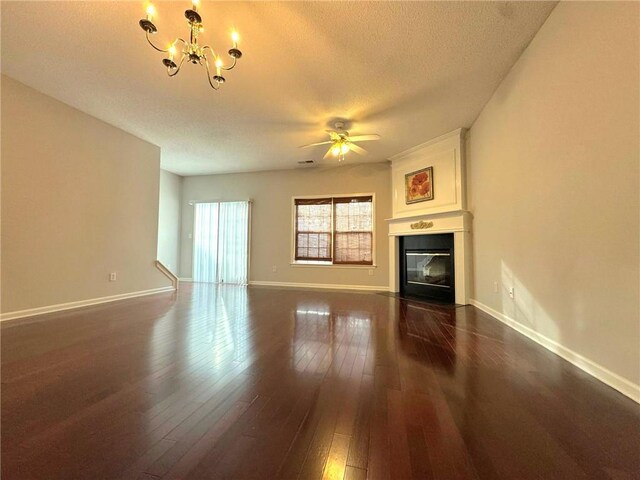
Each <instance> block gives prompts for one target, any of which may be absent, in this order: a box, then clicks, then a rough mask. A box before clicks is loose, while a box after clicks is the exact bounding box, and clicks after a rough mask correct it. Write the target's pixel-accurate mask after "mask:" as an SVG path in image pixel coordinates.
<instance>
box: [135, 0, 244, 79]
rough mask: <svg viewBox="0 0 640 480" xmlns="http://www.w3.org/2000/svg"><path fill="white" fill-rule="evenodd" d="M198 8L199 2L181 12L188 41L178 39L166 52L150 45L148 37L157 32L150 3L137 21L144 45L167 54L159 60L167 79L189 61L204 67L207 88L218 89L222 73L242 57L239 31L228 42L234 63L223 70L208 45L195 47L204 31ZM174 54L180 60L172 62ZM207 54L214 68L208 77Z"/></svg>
mask: <svg viewBox="0 0 640 480" xmlns="http://www.w3.org/2000/svg"><path fill="white" fill-rule="evenodd" d="M199 5H200V0H193V1H192V3H191V8H190V9H189V10H186V11H185V12H184V16H185V17H186V19H187V23H188V24H189V29H190V35H189V41H188V42H187V41H185V40H183V39H182V38H180V37H178V38H176V39H175V40H174V41H173V42H171V43H170V44H169V46H168V47H167V49H166V50H165V49H162V48H158V47H157V46H155V45H154V44H153V42H152V41H151V39H150V38H149V35H154V34H155V33H157V32H158V29H157V28H156V26H155V25H154V23H153V17H154V16H155V15H156V9H155V7H154V6H153V4H151V3H149V4H148V5H147V8H146V12H147V17H146V18H143V19H142V20H140V22H139V23H140V27H141V28H142V29H143V30H144V31H145V37H146V38H147V42H149V45H151V46H152V47H153V48H154V49H156V50H157V51H158V52H162V53H166V54H167V57H166V58H163V59H162V63H163V65H164V66H165V67H167V74H168V75H169V76H170V77H174V76H176V75H177V74H178V72H179V71H180V68H182V64H183V63H184V61H185V60H189V61H190V62H191V63H193V64H195V65H203V66H204V67H205V68H206V70H207V80H209V85H211V88H213V89H214V90H218V89H219V88H220V85H222V84H223V83H224V82H225V78H224V77H223V76H222V70H225V71H228V70H231V69H233V67H235V66H236V62H237V61H238V59H239V58H240V57H242V52H241V51H240V50H238V40H239V36H238V32H236V31H234V32H232V33H231V41H232V42H233V47H232V48H231V49H230V50H229V51H228V52H227V53H228V54H229V56H230V57H231V58H233V62H232V63H231V65H230V66H228V67H225V66H224V63H223V62H222V59H221V58H220V55H216V53H215V52H214V50H213V48H211V47H210V46H209V45H204V46H202V47H201V46H200V45H198V35H199V34H200V32H202V31H203V30H204V26H203V25H202V17H201V16H200V14H199V13H198V6H199ZM179 44H181V45H182V48H181V50H180V52H178V45H179ZM176 53H179V54H180V60H179V61H178V63H176V62H175V61H174V57H175V56H176ZM207 53H209V54H210V56H211V58H213V62H214V65H215V67H216V72H215V75H212V74H211V69H210V66H209V58H207Z"/></svg>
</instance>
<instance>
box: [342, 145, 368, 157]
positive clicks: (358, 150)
mask: <svg viewBox="0 0 640 480" xmlns="http://www.w3.org/2000/svg"><path fill="white" fill-rule="evenodd" d="M347 145H349V149H350V150H352V151H354V152H356V153H358V154H360V155H366V154H367V151H366V150H365V149H364V148H362V147H359V146H358V145H356V144H355V143H351V142H349V143H348V144H347Z"/></svg>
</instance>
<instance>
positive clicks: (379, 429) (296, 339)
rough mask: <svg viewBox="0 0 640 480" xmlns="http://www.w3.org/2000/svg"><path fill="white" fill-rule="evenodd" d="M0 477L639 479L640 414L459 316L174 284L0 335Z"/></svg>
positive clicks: (334, 295)
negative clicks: (174, 289)
mask: <svg viewBox="0 0 640 480" xmlns="http://www.w3.org/2000/svg"><path fill="white" fill-rule="evenodd" d="M1 333H2V430H1V433H2V478H3V479H4V480H13V479H19V480H28V479H33V478H38V479H47V480H52V479H65V480H70V479H73V480H75V479H146V480H151V479H157V478H162V479H217V478H232V479H242V478H260V479H272V478H284V479H294V478H302V479H315V478H318V479H319V478H331V479H340V478H345V479H364V478H371V479H379V478H380V479H382V478H385V479H391V478H393V479H409V478H419V479H480V478H482V479H564V480H566V479H582V478H597V479H600V478H602V479H612V480H619V479H630V478H636V479H637V478H640V406H639V405H637V404H635V403H634V402H632V401H631V400H629V399H627V398H625V397H624V396H623V395H621V394H619V393H617V392H616V391H614V390H612V389H611V388H609V387H607V386H605V385H604V384H602V383H600V382H598V381H597V380H595V379H593V378H592V377H590V376H588V375H587V374H585V373H583V372H582V371H580V370H578V369H577V368H575V367H573V366H572V365H570V364H568V363H567V362H565V361H564V360H562V359H560V358H559V357H557V356H555V355H554V354H552V353H550V352H548V351H546V350H544V349H543V348H541V347H539V346H537V345H536V344H534V343H533V342H531V341H530V340H528V339H526V338H525V337H523V336H521V335H520V334H518V333H516V332H515V331H513V330H511V329H509V328H507V327H505V326H504V325H502V324H501V323H499V322H498V321H496V320H494V319H492V318H491V317H489V316H487V315H485V314H484V313H482V312H480V311H479V310H477V309H475V308H474V307H459V308H452V307H442V306H433V305H427V304H423V303H418V302H410V301H404V300H399V299H397V298H393V297H389V296H384V295H377V294H370V293H366V294H364V293H362V294H361V293H353V292H320V291H304V290H285V289H271V288H249V289H246V288H242V287H232V286H225V287H221V288H218V289H216V288H215V287H211V286H205V285H200V286H198V285H196V286H193V287H192V286H190V285H188V284H187V285H185V286H184V287H183V288H182V290H181V291H180V293H179V294H178V295H177V296H176V295H173V294H164V295H155V296H151V297H145V298H140V299H136V300H129V301H123V302H119V303H112V304H105V305H102V306H96V307H91V308H85V309H80V310H75V311H68V312H62V313H58V314H51V315H48V316H41V317H34V318H32V319H24V320H19V321H13V322H5V323H4V324H3V325H2V330H1Z"/></svg>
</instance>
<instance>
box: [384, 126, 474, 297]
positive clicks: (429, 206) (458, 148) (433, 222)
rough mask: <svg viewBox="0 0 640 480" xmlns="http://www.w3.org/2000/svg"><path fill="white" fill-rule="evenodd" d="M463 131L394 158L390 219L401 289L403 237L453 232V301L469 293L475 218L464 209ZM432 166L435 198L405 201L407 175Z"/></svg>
mask: <svg viewBox="0 0 640 480" xmlns="http://www.w3.org/2000/svg"><path fill="white" fill-rule="evenodd" d="M463 141H464V130H462V129H458V130H455V131H454V132H451V133H449V134H447V135H443V136H441V137H438V138H436V139H434V140H431V141H429V142H427V143H425V144H423V145H420V146H418V147H415V148H412V149H410V150H407V151H406V152H403V153H401V154H399V155H396V156H394V157H392V158H391V178H392V188H393V217H392V218H389V219H387V222H388V224H389V264H390V265H389V266H390V269H389V276H390V278H389V285H390V289H391V291H393V292H399V291H400V272H399V238H400V237H401V236H406V235H433V234H437V233H452V234H453V242H454V274H455V278H456V286H455V302H456V303H457V304H461V305H466V304H468V303H469V298H470V296H471V268H472V262H471V250H472V249H471V223H472V215H471V213H470V212H469V211H467V210H466V198H465V197H466V195H465V193H466V184H465V170H464V168H465V163H464V148H463V147H464V143H463ZM425 167H433V191H434V198H433V200H429V201H425V202H419V203H412V204H407V203H406V202H405V198H404V194H405V192H404V189H405V186H404V185H405V183H404V182H405V175H406V174H407V173H410V172H414V171H416V170H420V169H422V168H425Z"/></svg>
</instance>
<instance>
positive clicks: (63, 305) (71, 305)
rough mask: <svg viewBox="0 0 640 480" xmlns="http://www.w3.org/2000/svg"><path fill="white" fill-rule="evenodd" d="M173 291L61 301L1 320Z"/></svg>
mask: <svg viewBox="0 0 640 480" xmlns="http://www.w3.org/2000/svg"><path fill="white" fill-rule="evenodd" d="M173 291H175V288H174V287H160V288H152V289H151V290H142V291H139V292H131V293H121V294H119V295H111V296H108V297H100V298H90V299H88V300H79V301H77V302H69V303H60V304H58V305H47V306H46V307H38V308H30V309H27V310H19V311H15V312H7V313H1V314H0V322H3V321H5V320H14V319H16V318H23V317H32V316H35V315H43V314H45V313H52V312H60V311H63V310H71V309H73V308H80V307H88V306H90V305H98V304H100V303H108V302H115V301H117V300H126V299H128V298H136V297H144V296H146V295H154V294H156V293H164V292H173Z"/></svg>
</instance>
